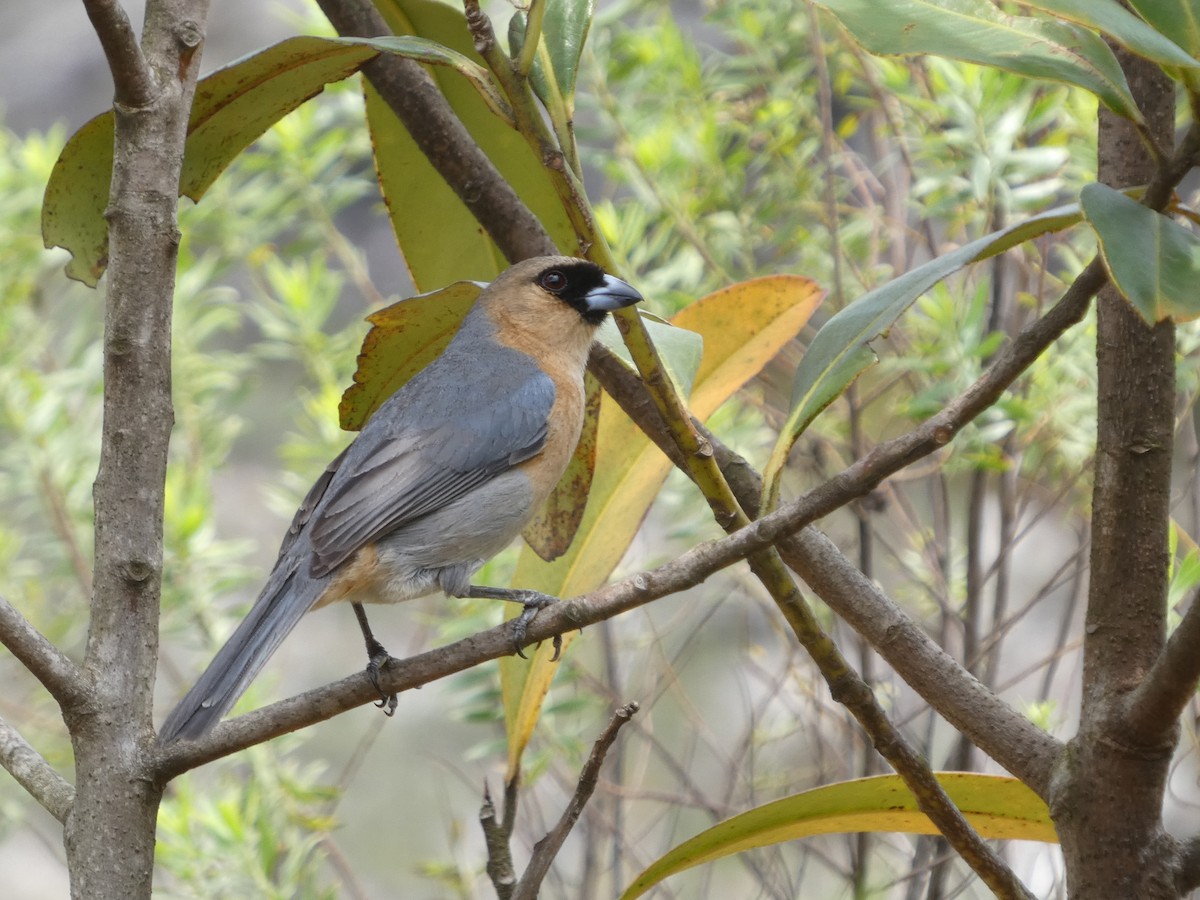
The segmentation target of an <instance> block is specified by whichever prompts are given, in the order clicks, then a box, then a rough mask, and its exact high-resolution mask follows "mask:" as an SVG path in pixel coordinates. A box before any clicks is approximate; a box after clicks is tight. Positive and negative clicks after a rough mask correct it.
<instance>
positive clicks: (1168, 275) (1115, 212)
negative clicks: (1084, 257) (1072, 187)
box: [1080, 184, 1200, 325]
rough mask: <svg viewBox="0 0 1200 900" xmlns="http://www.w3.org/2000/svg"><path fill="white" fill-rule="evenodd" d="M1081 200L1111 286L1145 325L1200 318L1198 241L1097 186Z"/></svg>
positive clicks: (1088, 189)
mask: <svg viewBox="0 0 1200 900" xmlns="http://www.w3.org/2000/svg"><path fill="white" fill-rule="evenodd" d="M1080 199H1081V200H1082V202H1083V211H1084V214H1085V215H1086V216H1087V219H1088V222H1089V223H1090V224H1091V226H1092V227H1093V228H1094V229H1095V230H1096V234H1097V235H1098V236H1099V238H1100V254H1101V256H1102V257H1103V259H1104V265H1105V268H1107V269H1108V274H1109V275H1110V276H1111V277H1112V281H1113V284H1115V285H1116V286H1117V289H1118V290H1119V291H1120V292H1121V294H1122V295H1123V296H1124V297H1125V299H1126V300H1128V301H1129V302H1130V303H1131V304H1132V305H1133V308H1134V309H1136V310H1137V311H1138V313H1139V315H1141V317H1142V318H1143V319H1145V320H1146V322H1147V323H1149V324H1151V325H1153V324H1155V323H1157V322H1161V321H1163V320H1164V319H1174V320H1175V321H1176V322H1185V321H1188V320H1189V319H1194V318H1196V317H1197V316H1200V293H1198V292H1197V290H1196V285H1197V283H1200V238H1197V237H1196V236H1195V235H1194V234H1192V232H1191V231H1189V230H1188V229H1186V228H1184V227H1183V226H1182V225H1179V224H1178V223H1176V222H1174V221H1172V220H1171V219H1169V218H1167V217H1166V216H1165V215H1162V214H1161V213H1157V212H1155V211H1154V210H1152V209H1147V208H1146V207H1145V206H1142V204H1140V203H1138V202H1136V201H1134V200H1131V199H1129V198H1128V197H1126V196H1125V195H1124V194H1122V193H1120V192H1119V191H1114V190H1113V189H1112V188H1110V187H1106V186H1105V185H1102V184H1089V185H1087V186H1086V187H1085V188H1084V189H1083V191H1082V193H1081V194H1080Z"/></svg>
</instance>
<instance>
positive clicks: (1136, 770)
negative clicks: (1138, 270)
mask: <svg viewBox="0 0 1200 900" xmlns="http://www.w3.org/2000/svg"><path fill="white" fill-rule="evenodd" d="M1119 55H1120V58H1121V62H1122V65H1123V66H1124V68H1125V71H1126V74H1127V77H1128V79H1129V84H1130V87H1131V89H1132V90H1133V94H1134V96H1135V97H1136V98H1137V100H1138V103H1139V105H1140V106H1141V108H1142V110H1143V112H1144V113H1145V115H1146V119H1147V125H1148V129H1149V132H1150V134H1152V135H1153V137H1154V140H1155V141H1156V142H1158V144H1159V146H1160V147H1162V148H1164V150H1165V151H1167V152H1169V150H1170V147H1171V144H1172V137H1173V129H1174V107H1175V104H1174V88H1173V86H1172V83H1171V81H1170V80H1169V79H1168V78H1167V77H1166V76H1164V75H1163V74H1162V73H1161V71H1159V70H1158V68H1157V67H1155V66H1153V65H1151V64H1149V63H1147V62H1145V61H1144V60H1140V59H1138V58H1136V57H1131V56H1129V55H1128V54H1125V53H1123V52H1120V51H1119ZM1153 171H1154V162H1153V160H1152V158H1151V157H1150V154H1149V153H1147V151H1146V148H1145V146H1144V144H1143V143H1142V141H1141V140H1140V138H1139V137H1138V135H1137V133H1136V132H1135V130H1134V128H1133V127H1132V126H1131V125H1130V123H1129V122H1127V121H1126V120H1124V119H1121V118H1119V117H1117V116H1115V115H1113V114H1111V113H1109V112H1108V111H1107V110H1103V109H1102V110H1101V112H1100V119H1099V172H1098V175H1099V180H1100V181H1101V182H1103V183H1105V184H1108V185H1110V186H1112V187H1116V188H1123V187H1128V186H1131V185H1137V184H1145V183H1146V182H1147V181H1149V179H1150V177H1151V175H1152V174H1153ZM1097 303H1098V308H1097V339H1096V344H1097V346H1096V357H1097V367H1098V375H1099V383H1098V398H1097V400H1098V433H1097V445H1096V458H1095V485H1094V488H1093V490H1094V494H1093V501H1092V503H1093V539H1092V550H1091V582H1090V589H1089V597H1088V612H1087V619H1086V625H1085V636H1084V652H1083V655H1084V673H1083V706H1082V710H1081V722H1080V726H1079V732H1078V734H1077V735H1076V736H1075V738H1074V739H1073V740H1072V741H1071V742H1070V744H1069V746H1068V749H1067V752H1066V753H1065V754H1064V758H1063V760H1062V761H1061V762H1060V766H1059V770H1058V773H1057V778H1056V785H1055V787H1054V788H1053V789H1052V792H1051V794H1052V796H1051V811H1052V814H1053V816H1054V821H1055V824H1056V826H1057V827H1058V832H1059V837H1060V840H1061V842H1062V849H1063V854H1064V857H1065V862H1066V868H1067V886H1068V891H1069V894H1070V896H1072V897H1080V898H1083V897H1121V898H1176V897H1179V896H1180V892H1179V888H1178V887H1177V885H1176V876H1175V872H1176V868H1177V862H1176V860H1177V845H1176V843H1175V841H1174V840H1173V839H1171V838H1170V837H1169V836H1168V835H1167V834H1166V833H1165V831H1164V830H1163V825H1162V815H1161V813H1162V799H1163V795H1164V792H1165V788H1166V780H1167V776H1168V771H1169V766H1170V762H1171V757H1172V753H1173V751H1174V748H1175V744H1176V742H1177V737H1178V730H1177V727H1176V726H1175V724H1174V723H1170V724H1169V725H1167V724H1164V727H1163V728H1162V729H1161V730H1160V731H1159V732H1158V733H1152V734H1147V733H1136V732H1135V731H1134V730H1133V729H1131V728H1130V727H1129V725H1128V721H1127V719H1126V717H1125V714H1124V710H1125V709H1126V706H1125V699H1126V697H1127V696H1128V694H1129V692H1130V691H1131V690H1132V689H1133V688H1134V687H1136V686H1137V685H1138V683H1139V682H1140V681H1141V679H1142V677H1143V676H1144V675H1145V673H1146V671H1147V669H1148V668H1149V666H1150V665H1151V663H1152V662H1153V661H1154V660H1155V659H1156V658H1157V656H1158V654H1159V653H1160V652H1161V651H1162V648H1163V644H1164V641H1165V637H1166V590H1167V576H1168V564H1169V560H1168V549H1167V529H1168V523H1169V514H1170V510H1169V506H1170V485H1171V449H1172V439H1173V432H1174V402H1175V329H1174V326H1173V325H1172V324H1171V323H1170V322H1163V323H1160V324H1159V325H1157V326H1155V327H1153V328H1151V327H1148V326H1147V325H1146V324H1145V322H1144V321H1143V320H1142V319H1141V318H1139V316H1138V315H1137V314H1136V313H1135V312H1134V311H1133V309H1132V308H1131V307H1130V305H1129V304H1128V303H1127V302H1126V301H1125V300H1124V299H1122V298H1121V296H1120V295H1119V294H1118V293H1117V292H1116V290H1115V289H1114V288H1112V287H1111V286H1109V287H1106V288H1104V290H1103V291H1101V293H1100V296H1099V298H1098V301H1097Z"/></svg>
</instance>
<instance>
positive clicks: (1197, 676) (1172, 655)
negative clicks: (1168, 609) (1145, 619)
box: [1121, 597, 1200, 734]
mask: <svg viewBox="0 0 1200 900" xmlns="http://www.w3.org/2000/svg"><path fill="white" fill-rule="evenodd" d="M1198 646H1200V597H1193V598H1192V604H1191V606H1189V607H1188V610H1187V612H1186V613H1184V615H1183V619H1182V620H1181V621H1180V622H1179V625H1178V627H1176V629H1175V630H1174V631H1173V632H1171V636H1170V637H1169V638H1168V639H1167V644H1166V646H1165V647H1164V648H1163V651H1162V653H1160V654H1159V656H1158V659H1156V660H1155V662H1154V665H1153V666H1152V667H1151V668H1150V671H1148V672H1147V673H1146V677H1145V678H1143V679H1142V682H1141V684H1139V685H1138V686H1137V687H1136V688H1135V689H1134V690H1132V691H1130V692H1129V694H1127V695H1126V697H1125V699H1124V700H1123V701H1122V704H1121V705H1122V710H1123V712H1122V717H1123V719H1124V722H1125V726H1124V727H1126V728H1127V729H1129V731H1130V732H1131V733H1133V734H1159V733H1161V732H1162V731H1163V730H1164V728H1173V727H1174V725H1175V723H1176V721H1177V720H1178V719H1179V716H1180V715H1181V714H1182V713H1183V710H1184V708H1185V707H1186V706H1187V705H1188V704H1189V703H1190V702H1191V701H1192V700H1193V699H1194V698H1195V696H1196V684H1197V682H1200V653H1197V652H1196V648H1197V647H1198Z"/></svg>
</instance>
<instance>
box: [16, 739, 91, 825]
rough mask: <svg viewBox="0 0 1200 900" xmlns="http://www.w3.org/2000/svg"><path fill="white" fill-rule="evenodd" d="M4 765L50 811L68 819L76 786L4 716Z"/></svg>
mask: <svg viewBox="0 0 1200 900" xmlns="http://www.w3.org/2000/svg"><path fill="white" fill-rule="evenodd" d="M0 766H2V767H3V768H4V769H5V770H6V771H7V772H8V773H9V774H10V775H12V777H13V778H14V779H16V781H17V783H18V784H19V785H21V787H23V788H25V790H26V791H27V792H28V793H29V796H31V797H33V799H34V800H36V801H37V802H38V803H40V804H41V805H42V807H43V808H44V809H45V810H46V811H47V812H48V813H50V815H52V816H54V818H56V819H58V821H60V822H62V823H64V824H65V823H66V821H67V814H68V813H69V812H70V811H71V804H72V803H73V802H74V800H75V788H73V787H71V784H70V782H68V781H67V780H66V779H65V778H63V777H62V776H61V775H59V774H58V772H56V771H55V770H54V767H53V766H51V765H50V763H48V762H46V760H45V759H44V758H43V757H42V755H41V754H40V753H38V752H37V751H36V750H34V749H33V747H31V746H30V745H29V742H28V741H26V740H25V738H23V737H21V735H20V733H19V732H18V731H17V730H16V729H15V728H13V727H12V726H11V725H9V724H8V723H7V722H6V721H4V720H3V719H0Z"/></svg>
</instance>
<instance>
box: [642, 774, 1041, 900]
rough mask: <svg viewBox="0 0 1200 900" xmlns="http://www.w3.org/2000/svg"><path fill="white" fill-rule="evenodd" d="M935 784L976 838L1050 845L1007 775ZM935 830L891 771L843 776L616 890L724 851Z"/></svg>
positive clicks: (727, 824) (674, 854)
mask: <svg viewBox="0 0 1200 900" xmlns="http://www.w3.org/2000/svg"><path fill="white" fill-rule="evenodd" d="M935 774H936V775H937V779H938V781H939V782H940V783H941V785H942V787H943V788H944V789H945V790H946V793H947V794H948V795H949V796H950V799H951V800H952V801H954V804H955V805H956V806H957V807H958V808H959V810H961V811H962V813H963V815H964V816H965V817H966V819H967V821H968V822H970V823H971V825H972V826H974V828H975V830H976V831H978V832H979V834H980V836H981V837H985V838H996V839H1007V840H1027V841H1042V842H1045V843H1056V842H1057V841H1058V836H1057V834H1056V833H1055V830H1054V825H1053V823H1052V822H1051V821H1050V811H1049V809H1047V807H1046V804H1045V803H1044V802H1042V800H1041V798H1039V797H1038V796H1037V794H1035V793H1034V792H1033V791H1031V790H1030V789H1029V788H1028V787H1026V786H1025V785H1024V784H1022V783H1021V782H1020V781H1018V780H1017V779H1015V778H1006V777H1001V776H997V775H978V774H975V773H973V772H937V773H935ZM843 832H849V833H861V832H903V833H907V834H938V830H937V829H936V828H935V827H934V826H933V823H932V822H931V821H929V819H928V818H927V817H926V816H925V814H924V813H922V812H920V811H919V810H918V808H917V801H916V798H915V797H913V795H912V793H911V792H910V791H909V790H908V788H907V787H906V786H905V784H904V782H903V781H902V780H901V779H900V776H899V775H877V776H875V777H872V778H860V779H856V780H854V781H843V782H840V783H838V784H830V785H826V786H825V787H819V788H815V789H814V790H811V791H805V792H804V793H802V794H795V795H793V796H791V797H785V798H784V799H782V800H776V801H775V802H774V803H767V804H765V805H763V806H760V807H758V808H756V809H752V810H750V811H748V812H744V813H742V814H741V815H737V816H734V817H733V818H732V819H727V820H726V821H724V822H721V823H720V824H718V825H714V826H713V827H712V828H710V829H708V830H707V831H704V832H701V833H700V834H698V835H696V836H695V837H694V838H692V839H690V840H688V841H685V842H684V843H682V844H680V845H679V846H678V847H676V848H674V849H673V850H671V851H670V852H669V853H667V854H666V855H665V856H663V857H661V858H660V859H658V860H657V861H655V862H654V863H653V864H652V865H651V866H650V867H649V868H647V869H646V871H644V872H643V873H642V874H641V875H639V876H638V877H637V878H636V879H635V880H634V882H633V883H632V884H631V885H630V886H629V887H628V888H627V889H626V890H625V893H623V894H622V895H621V900H634V898H635V897H640V896H642V895H643V894H645V893H646V891H648V890H649V889H650V888H651V887H653V886H654V885H656V884H659V883H660V882H662V881H663V880H664V879H666V878H667V877H669V876H671V875H674V874H676V873H677V872H682V871H684V870H685V869H690V868H691V867H693V866H697V865H700V864H701V863H706V862H712V861H713V860H717V859H720V858H721V857H723V856H728V855H730V854H732V853H740V852H741V851H743V850H749V849H752V848H754V847H766V846H770V845H771V844H778V843H782V842H783V841H794V840H797V839H799V838H805V837H811V836H812V835H817V834H837V833H843Z"/></svg>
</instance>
